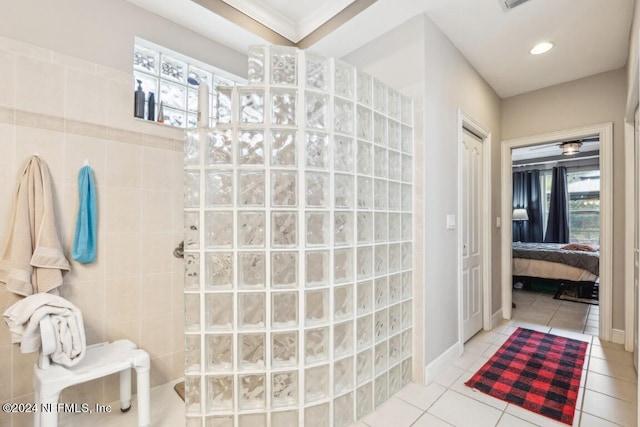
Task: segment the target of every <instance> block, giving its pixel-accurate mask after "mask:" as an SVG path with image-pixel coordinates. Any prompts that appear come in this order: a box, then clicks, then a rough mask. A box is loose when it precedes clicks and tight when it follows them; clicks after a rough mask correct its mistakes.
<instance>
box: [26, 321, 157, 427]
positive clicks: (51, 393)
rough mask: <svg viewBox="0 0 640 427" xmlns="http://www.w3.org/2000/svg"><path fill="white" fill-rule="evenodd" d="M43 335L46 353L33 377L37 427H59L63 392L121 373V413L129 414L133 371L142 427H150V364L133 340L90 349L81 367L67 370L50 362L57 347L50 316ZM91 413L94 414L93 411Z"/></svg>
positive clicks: (41, 354)
mask: <svg viewBox="0 0 640 427" xmlns="http://www.w3.org/2000/svg"><path fill="white" fill-rule="evenodd" d="M40 334H41V336H42V350H41V352H40V358H39V361H38V364H37V365H36V366H35V372H34V376H33V386H34V392H35V399H36V402H35V403H36V404H37V405H38V408H37V412H36V413H35V416H34V426H35V427H57V425H58V411H57V409H58V400H59V398H60V393H61V392H62V390H64V389H65V388H67V387H69V386H72V385H76V384H81V383H84V382H87V381H91V380H93V379H96V378H101V377H105V376H107V375H111V374H115V373H117V372H119V373H120V409H121V410H122V411H123V412H126V411H128V410H129V409H130V408H131V368H133V369H135V370H136V374H137V391H138V427H148V426H149V425H150V414H149V371H150V360H149V354H148V353H147V352H146V351H144V350H141V349H139V348H137V346H136V344H134V343H133V342H131V341H129V340H119V341H114V342H112V343H106V342H105V343H100V344H94V345H90V346H87V350H86V353H85V356H84V358H83V359H82V360H81V361H80V362H79V363H78V364H77V365H75V366H73V367H71V368H66V367H64V366H61V365H58V364H55V363H52V362H51V361H50V360H49V354H51V353H53V351H54V350H55V346H56V343H55V340H54V337H55V335H54V333H53V325H52V323H51V320H50V319H49V316H46V317H45V318H43V319H42V320H41V321H40ZM86 403H89V402H86ZM89 405H91V403H89ZM89 409H91V410H94V408H93V407H90V408H89Z"/></svg>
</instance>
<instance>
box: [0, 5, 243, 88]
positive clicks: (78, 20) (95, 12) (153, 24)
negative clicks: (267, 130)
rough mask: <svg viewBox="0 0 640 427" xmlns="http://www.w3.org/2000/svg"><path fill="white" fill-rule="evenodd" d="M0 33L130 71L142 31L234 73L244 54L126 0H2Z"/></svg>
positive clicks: (147, 36)
mask: <svg viewBox="0 0 640 427" xmlns="http://www.w3.org/2000/svg"><path fill="white" fill-rule="evenodd" d="M0 36H5V37H10V38H13V39H16V40H21V41H23V42H26V43H31V44H34V45H36V46H40V47H43V48H45V49H51V50H53V51H56V52H60V53H64V54H67V55H72V56H74V57H77V58H82V59H85V60H87V61H91V62H94V63H96V64H100V65H106V66H108V67H111V68H115V69H117V70H120V71H124V72H126V73H130V72H131V62H132V60H133V39H134V37H135V36H138V37H142V38H144V39H147V40H149V41H151V42H153V43H157V44H159V45H160V46H164V47H166V48H169V49H172V50H175V51H177V52H180V53H182V54H184V55H187V56H190V57H192V58H195V59H198V60H200V61H202V62H204V63H206V64H210V65H213V66H214V67H218V68H221V69H223V70H225V71H228V72H230V73H233V74H236V75H238V76H246V74H247V57H246V55H244V54H241V53H239V52H237V51H235V50H233V49H231V48H229V47H226V46H224V45H221V44H219V43H216V42H214V41H211V40H209V39H207V38H205V37H203V36H201V35H199V34H197V33H194V32H193V31H191V30H189V29H187V28H185V27H181V26H179V25H177V24H175V23H173V22H171V21H168V20H166V19H164V18H161V17H160V16H158V15H155V14H153V13H150V12H148V11H146V10H144V9H141V8H139V7H137V6H135V5H133V4H132V3H129V2H127V1H125V0H60V1H42V0H21V1H16V2H3V4H2V11H1V13H0Z"/></svg>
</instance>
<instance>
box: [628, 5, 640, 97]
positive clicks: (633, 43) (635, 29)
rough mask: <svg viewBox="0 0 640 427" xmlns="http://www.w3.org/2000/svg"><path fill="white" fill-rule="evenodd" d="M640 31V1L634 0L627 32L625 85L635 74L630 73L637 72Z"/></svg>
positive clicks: (629, 83)
mask: <svg viewBox="0 0 640 427" xmlns="http://www.w3.org/2000/svg"><path fill="white" fill-rule="evenodd" d="M639 32H640V2H638V1H636V3H635V6H634V9H633V21H632V22H631V30H630V33H629V54H628V55H627V87H629V86H630V85H631V82H632V81H633V79H634V78H637V76H633V75H632V73H637V72H638V69H637V68H636V67H637V66H638V58H637V55H638V53H637V52H638V42H639V40H638V33H639Z"/></svg>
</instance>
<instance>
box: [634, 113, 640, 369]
mask: <svg viewBox="0 0 640 427" xmlns="http://www.w3.org/2000/svg"><path fill="white" fill-rule="evenodd" d="M638 126H640V123H639V118H638V110H637V109H636V117H635V124H634V128H635V131H634V133H635V138H634V144H633V147H634V174H635V176H634V178H635V179H634V180H633V182H634V185H635V188H634V192H633V194H634V199H635V200H634V209H633V212H634V219H633V223H634V230H635V231H634V233H633V234H634V237H633V301H634V312H633V313H634V316H633V318H634V331H635V333H634V334H633V335H634V336H633V366H634V367H635V368H636V372H638V333H639V332H640V331H638V315H639V313H638V298H640V294H639V293H638V283H639V282H640V260H639V256H640V255H639V254H640V251H639V249H640V222H638V221H640V213H638V210H639V209H640V170H639V168H640V139H639V138H638V134H639V129H638Z"/></svg>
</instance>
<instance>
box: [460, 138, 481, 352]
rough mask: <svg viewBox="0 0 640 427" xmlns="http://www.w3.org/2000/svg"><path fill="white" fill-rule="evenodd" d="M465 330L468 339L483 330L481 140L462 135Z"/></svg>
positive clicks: (463, 319) (463, 301)
mask: <svg viewBox="0 0 640 427" xmlns="http://www.w3.org/2000/svg"><path fill="white" fill-rule="evenodd" d="M460 233H461V234H462V329H463V339H464V341H465V342H466V341H467V340H468V339H469V338H471V337H472V336H474V335H475V334H476V333H477V332H478V331H480V329H482V141H481V140H480V139H478V137H476V136H475V135H473V134H471V133H469V132H467V131H466V130H465V131H464V132H463V138H462V218H461V219H460Z"/></svg>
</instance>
